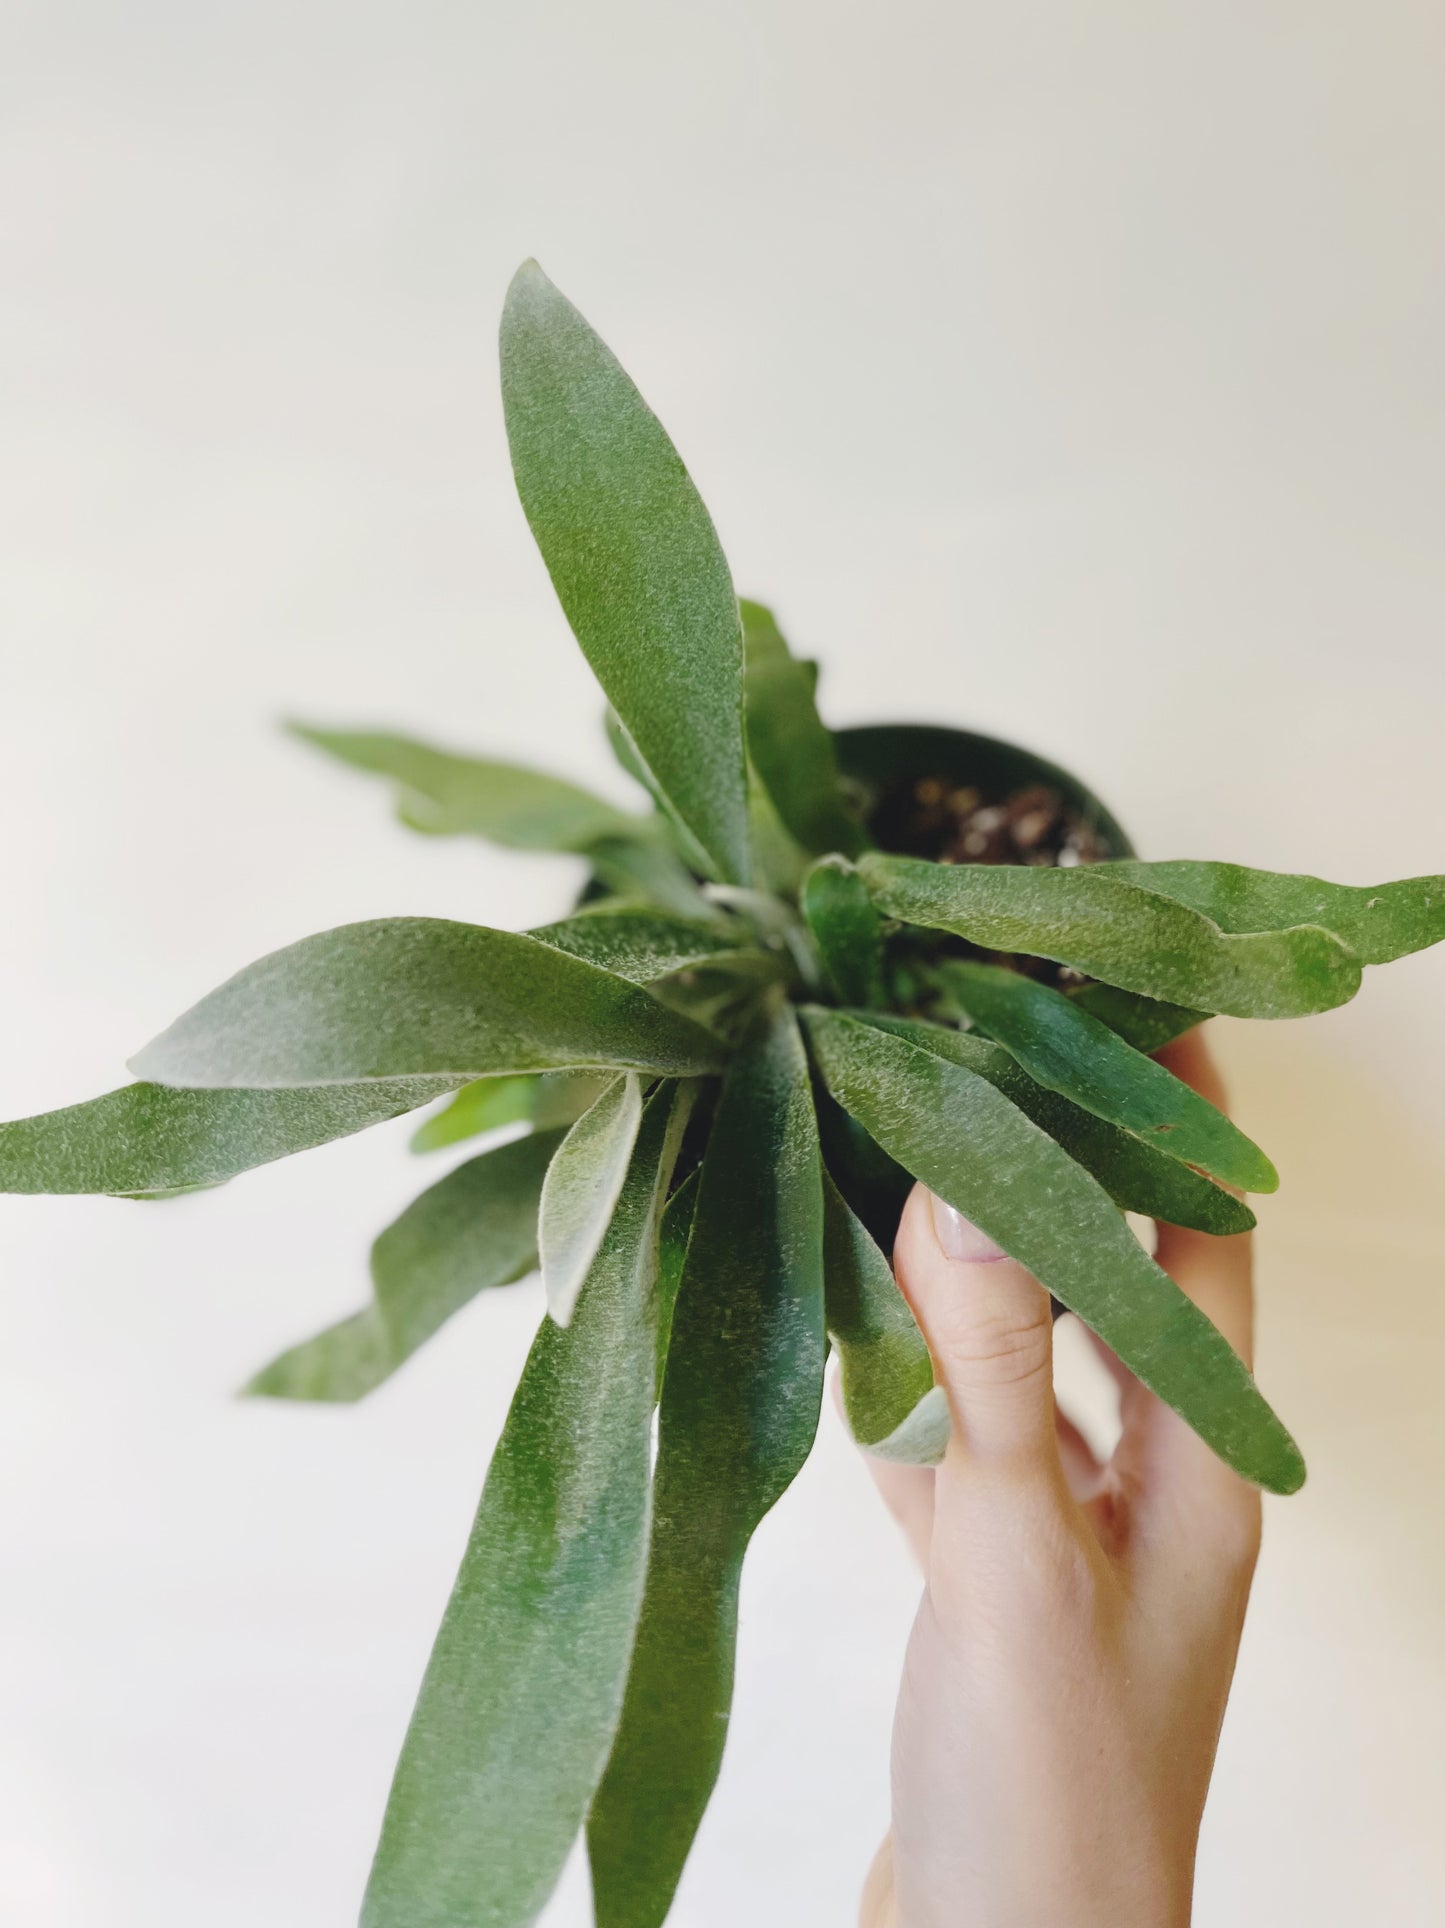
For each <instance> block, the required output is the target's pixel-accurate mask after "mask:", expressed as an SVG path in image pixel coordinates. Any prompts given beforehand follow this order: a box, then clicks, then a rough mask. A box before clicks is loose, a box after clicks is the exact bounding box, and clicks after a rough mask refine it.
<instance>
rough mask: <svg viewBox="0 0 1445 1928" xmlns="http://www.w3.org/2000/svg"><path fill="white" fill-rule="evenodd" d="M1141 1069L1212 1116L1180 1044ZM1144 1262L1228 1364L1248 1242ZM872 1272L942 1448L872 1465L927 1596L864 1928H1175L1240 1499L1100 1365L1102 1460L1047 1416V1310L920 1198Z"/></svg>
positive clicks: (1234, 1583) (1228, 1665)
mask: <svg viewBox="0 0 1445 1928" xmlns="http://www.w3.org/2000/svg"><path fill="white" fill-rule="evenodd" d="M1161 1056H1162V1057H1163V1058H1164V1059H1165V1061H1166V1062H1167V1063H1168V1064H1169V1066H1170V1068H1171V1070H1173V1071H1175V1072H1176V1073H1177V1074H1178V1075H1179V1076H1180V1077H1183V1078H1185V1079H1186V1080H1187V1081H1188V1082H1189V1083H1191V1084H1193V1085H1194V1086H1195V1088H1196V1089H1197V1090H1199V1091H1201V1092H1202V1093H1203V1094H1204V1095H1205V1096H1206V1097H1208V1098H1209V1099H1211V1100H1212V1102H1213V1103H1215V1104H1216V1105H1220V1106H1221V1108H1222V1103H1223V1095H1222V1092H1221V1090H1220V1085H1219V1079H1218V1075H1217V1073H1216V1072H1215V1069H1214V1066H1213V1063H1212V1061H1211V1060H1210V1058H1209V1055H1208V1052H1207V1049H1206V1047H1205V1045H1204V1041H1203V1039H1202V1038H1201V1037H1200V1036H1199V1035H1198V1033H1193V1034H1191V1035H1189V1036H1188V1037H1185V1038H1182V1039H1180V1040H1178V1041H1177V1042H1176V1043H1175V1044H1174V1045H1172V1046H1171V1047H1170V1048H1169V1050H1168V1051H1167V1052H1165V1053H1161ZM1157 1257H1158V1260H1159V1263H1160V1264H1161V1265H1162V1266H1163V1267H1164V1268H1165V1270H1166V1271H1168V1272H1169V1273H1170V1274H1171V1275H1172V1276H1173V1277H1174V1279H1175V1280H1177V1282H1178V1283H1179V1285H1180V1286H1181V1287H1182V1288H1183V1290H1184V1291H1185V1292H1187V1293H1188V1294H1189V1296H1190V1297H1191V1298H1192V1299H1193V1300H1194V1301H1195V1302H1196V1304H1198V1305H1199V1306H1200V1307H1201V1308H1202V1310H1203V1311H1204V1312H1206V1313H1207V1314H1208V1316H1209V1317H1210V1318H1211V1319H1212V1320H1213V1321H1214V1323H1215V1324H1216V1325H1217V1326H1218V1327H1219V1328H1220V1330H1221V1331H1222V1332H1223V1333H1224V1334H1225V1336H1226V1338H1228V1339H1229V1341H1230V1343H1231V1344H1232V1345H1233V1346H1234V1347H1235V1349H1236V1350H1237V1351H1238V1352H1239V1353H1240V1354H1241V1355H1242V1357H1243V1358H1244V1359H1245V1360H1246V1362H1248V1361H1249V1359H1250V1355H1251V1342H1252V1335H1253V1287H1252V1282H1251V1261H1250V1245H1249V1238H1248V1235H1247V1234H1246V1235H1242V1236H1239V1237H1234V1238H1214V1237H1210V1236H1208V1235H1206V1234H1204V1233H1200V1232H1191V1231H1185V1230H1182V1229H1180V1228H1179V1227H1177V1226H1171V1225H1161V1226H1160V1227H1159V1244H1158V1252H1157ZM894 1265H895V1268H896V1271H897V1276H898V1282H899V1285H900V1286H901V1287H902V1289H903V1292H904V1294H905V1296H906V1297H907V1299H908V1301H909V1303H910V1304H911V1306H912V1307H913V1310H914V1313H915V1316H916V1317H917V1319H918V1322H919V1325H920V1326H921V1327H922V1329H923V1332H924V1335H925V1337H926V1338H927V1340H928V1343H929V1346H930V1348H931V1350H932V1352H933V1355H934V1361H935V1369H936V1372H937V1375H938V1378H939V1381H940V1383H941V1384H942V1385H943V1386H944V1387H945V1389H946V1391H947V1394H948V1398H949V1404H950V1406H951V1409H952V1414H953V1436H952V1439H951V1440H950V1443H949V1447H948V1453H947V1456H946V1457H945V1459H944V1461H943V1463H942V1465H941V1466H940V1467H939V1468H938V1469H937V1472H936V1474H935V1473H932V1472H929V1471H926V1470H924V1469H922V1468H916V1467H903V1466H891V1465H888V1464H886V1463H884V1462H882V1461H873V1462H871V1466H872V1470H873V1473H874V1477H875V1479H876V1481H877V1483H878V1485H879V1488H880V1490H881V1491H882V1493H883V1496H884V1498H885V1500H886V1501H887V1502H888V1504H889V1506H890V1508H891V1509H892V1511H893V1512H894V1514H895V1516H896V1517H897V1518H898V1520H899V1522H900V1524H901V1525H902V1526H903V1528H904V1531H905V1532H906V1533H907V1535H908V1537H909V1539H910V1541H911V1542H912V1544H913V1546H914V1549H915V1551H916V1552H917V1554H918V1557H919V1559H920V1561H921V1562H922V1565H923V1570H924V1575H925V1586H924V1593H923V1600H922V1603H921V1604H920V1606H919V1609H918V1617H917V1619H916V1621H915V1622H914V1626H913V1632H912V1635H911V1637H910V1640H909V1643H908V1652H907V1658H906V1660H905V1663H904V1671H903V1681H902V1686H901V1689H900V1692H899V1699H898V1711H897V1715H896V1717H895V1721H894V1729H893V1832H892V1834H891V1836H890V1837H889V1839H888V1840H887V1841H885V1842H884V1844H883V1847H882V1849H881V1850H880V1852H879V1855H878V1858H877V1860H876V1861H875V1862H874V1865H873V1869H872V1871H871V1872H870V1874H869V1877H868V1882H867V1884H866V1887H865V1890H864V1896H863V1909H862V1916H861V1923H862V1928H1183V1925H1184V1924H1187V1923H1188V1921H1189V1917H1190V1896H1191V1892H1192V1889H1193V1878H1194V1853H1195V1843H1196V1839H1197V1836H1198V1831H1199V1822H1200V1817H1201V1814H1202V1812H1203V1808H1204V1798H1205V1794H1206V1792H1207V1790H1208V1786H1209V1776H1210V1772H1211V1769H1212V1767H1213V1764H1214V1754H1215V1748H1216V1746H1217V1744H1218V1739H1219V1729H1220V1724H1221V1721H1222V1720H1223V1717H1224V1707H1225V1701H1226V1699H1227V1697H1228V1693H1229V1685H1230V1681H1231V1678H1232V1676H1233V1673H1234V1663H1235V1656H1236V1653H1237V1651H1238V1647H1239V1637H1240V1632H1241V1629H1242V1626H1243V1621H1244V1610H1245V1605H1246V1602H1247V1600H1248V1596H1249V1587H1250V1581H1251V1579H1252V1577H1253V1573H1254V1564H1255V1559H1256V1557H1257V1554H1258V1550H1259V1533H1260V1498H1259V1494H1258V1493H1257V1492H1256V1491H1255V1490H1254V1489H1253V1488H1252V1487H1250V1486H1247V1485H1246V1484H1245V1483H1244V1482H1243V1481H1242V1480H1241V1479H1240V1478H1239V1477H1238V1476H1237V1475H1236V1474H1235V1473H1232V1472H1231V1471H1230V1470H1229V1468H1228V1467H1226V1466H1225V1465H1224V1464H1223V1463H1222V1462H1221V1461H1220V1460H1218V1459H1216V1458H1215V1456H1214V1454H1213V1453H1212V1452H1210V1450H1209V1448H1208V1447H1207V1446H1205V1445H1204V1444H1203V1443H1202V1442H1201V1441H1200V1440H1199V1439H1198V1438H1197V1437H1196V1436H1195V1435H1194V1433H1192V1432H1191V1431H1190V1430H1189V1428H1188V1427H1187V1426H1186V1425H1185V1424H1184V1422H1183V1421H1182V1420H1181V1419H1178V1418H1177V1417H1176V1416H1175V1415H1174V1413H1172V1412H1171V1411H1170V1410H1169V1408H1168V1407H1167V1406H1165V1405H1163V1404H1162V1403H1161V1402H1160V1401H1159V1400H1158V1399H1156V1398H1155V1397H1154V1395H1153V1394H1152V1393H1149V1392H1147V1391H1146V1390H1145V1389H1144V1388H1143V1387H1142V1386H1141V1385H1140V1384H1139V1382H1138V1381H1137V1380H1136V1379H1134V1377H1133V1376H1132V1375H1131V1374H1130V1373H1128V1372H1126V1371H1125V1370H1124V1369H1123V1367H1122V1366H1120V1365H1119V1362H1118V1361H1117V1360H1116V1359H1114V1358H1113V1355H1112V1354H1106V1355H1105V1357H1106V1361H1107V1363H1108V1364H1109V1365H1110V1368H1111V1370H1112V1371H1113V1373H1114V1376H1115V1379H1116V1381H1117V1383H1118V1385H1119V1400H1120V1418H1121V1422H1122V1427H1123V1431H1122V1435H1121V1437H1120V1440H1119V1444H1118V1447H1117V1449H1116V1450H1115V1452H1114V1454H1113V1456H1112V1458H1111V1459H1110V1460H1109V1462H1108V1463H1107V1465H1100V1464H1099V1463H1098V1462H1097V1460H1096V1459H1095V1458H1094V1455H1093V1454H1092V1452H1091V1451H1090V1449H1089V1447H1088V1445H1087V1444H1086V1442H1085V1441H1084V1439H1083V1437H1082V1435H1081V1434H1080V1433H1079V1432H1078V1431H1077V1429H1076V1428H1075V1427H1074V1426H1073V1425H1072V1424H1071V1423H1070V1422H1069V1421H1068V1420H1067V1418H1065V1417H1064V1415H1063V1414H1061V1413H1058V1412H1057V1411H1056V1409H1055V1404H1054V1393H1053V1376H1052V1322H1051V1319H1050V1316H1049V1301H1048V1296H1047V1294H1046V1293H1045V1292H1044V1290H1043V1288H1042V1287H1041V1286H1039V1285H1038V1284H1037V1283H1036V1282H1035V1280H1034V1279H1033V1278H1031V1277H1030V1276H1029V1274H1028V1273H1026V1272H1025V1271H1024V1270H1023V1268H1022V1267H1021V1266H1019V1265H1016V1264H1015V1263H1014V1262H1013V1261H1012V1260H1011V1259H1008V1258H1005V1257H1004V1256H1003V1255H1002V1254H1001V1253H999V1251H998V1248H997V1247H996V1246H993V1245H991V1244H990V1242H989V1241H988V1240H987V1239H986V1238H985V1237H984V1236H983V1234H982V1233H980V1232H978V1231H976V1230H975V1229H974V1228H973V1227H972V1226H971V1225H969V1224H968V1223H967V1222H966V1221H964V1220H963V1219H961V1218H960V1217H959V1216H958V1214H957V1213H956V1212H954V1211H953V1210H952V1209H951V1208H950V1207H949V1206H947V1205H944V1204H943V1203H942V1202H941V1201H940V1200H937V1199H935V1198H934V1197H933V1196H932V1195H931V1194H930V1193H929V1192H927V1191H926V1190H925V1189H924V1188H923V1187H922V1186H921V1185H920V1186H917V1187H915V1189H914V1192H913V1194H912V1196H911V1197H910V1199H909V1201H908V1206H907V1209H906V1210H905V1212H904V1214H903V1221H902V1224H901V1226H900V1228H899V1233H898V1240H897V1243H896V1246H895V1248H894ZM1101 1350H1102V1348H1101Z"/></svg>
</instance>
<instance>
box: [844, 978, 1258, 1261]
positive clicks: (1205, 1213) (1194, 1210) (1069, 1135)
mask: <svg viewBox="0 0 1445 1928" xmlns="http://www.w3.org/2000/svg"><path fill="white" fill-rule="evenodd" d="M850 1015H852V1016H854V1017H857V1018H859V1019H861V1020H862V1021H863V1022H865V1023H868V1024H872V1025H876V1026H877V1027H878V1029H879V1030H883V1031H891V1032H893V1033H894V1034H895V1036H897V1037H901V1038H906V1039H907V1040H908V1042H909V1043H910V1044H916V1045H918V1046H920V1047H921V1049H923V1050H925V1051H932V1052H933V1053H934V1055H935V1056H936V1057H940V1058H947V1059H948V1060H949V1062H950V1063H951V1064H957V1065H962V1066H963V1068H964V1070H965V1071H972V1072H974V1073H975V1075H976V1076H978V1077H980V1078H987V1079H988V1081H989V1083H990V1084H991V1085H992V1086H993V1087H994V1089H995V1090H996V1091H1001V1092H1002V1093H1003V1095H1004V1096H1005V1097H1006V1098H1007V1099H1008V1100H1009V1101H1010V1102H1011V1103H1012V1104H1016V1105H1017V1106H1018V1108H1019V1110H1020V1111H1021V1112H1023V1114H1024V1116H1025V1117H1026V1118H1032V1119H1033V1121H1034V1123H1035V1124H1036V1125H1040V1126H1042V1127H1043V1129H1044V1130H1045V1131H1046V1132H1047V1133H1048V1134H1049V1136H1050V1138H1053V1139H1055V1140H1056V1141H1057V1142H1058V1143H1059V1144H1060V1145H1062V1146H1063V1148H1064V1150H1065V1151H1066V1152H1067V1153H1068V1154H1069V1156H1070V1158H1072V1159H1074V1160H1075V1162H1076V1163H1078V1164H1080V1165H1082V1166H1083V1167H1084V1169H1085V1171H1088V1172H1092V1174H1093V1175H1094V1177H1095V1178H1097V1179H1098V1181H1099V1183H1100V1184H1101V1185H1102V1186H1103V1188H1104V1190H1105V1191H1106V1192H1107V1193H1108V1194H1109V1196H1110V1198H1112V1199H1113V1201H1114V1203H1115V1204H1116V1205H1117V1206H1119V1208H1120V1209H1121V1210H1122V1211H1126V1212H1141V1213H1143V1215H1144V1216H1145V1217H1146V1218H1162V1219H1167V1221H1168V1222H1169V1224H1171V1225H1188V1226H1191V1227H1192V1228H1193V1229H1194V1230H1195V1231H1198V1232H1212V1233H1214V1234H1216V1235H1217V1236H1225V1235H1228V1234H1229V1233H1232V1232H1248V1231H1249V1230H1251V1229H1252V1227H1253V1225H1254V1223H1255V1217H1254V1213H1253V1212H1252V1211H1250V1209H1249V1207H1248V1206H1247V1205H1246V1204H1245V1203H1244V1202H1243V1200H1241V1199H1238V1198H1236V1197H1235V1196H1234V1194H1233V1192H1226V1191H1224V1190H1222V1189H1221V1187H1220V1186H1218V1185H1216V1184H1214V1183H1213V1182H1212V1181H1211V1180H1210V1179H1208V1178H1204V1177H1202V1176H1201V1175H1200V1174H1199V1173H1198V1172H1196V1171H1191V1170H1190V1168H1189V1166H1188V1165H1181V1164H1180V1163H1179V1162H1178V1161H1177V1160H1176V1159H1173V1158H1166V1157H1165V1155H1164V1153H1163V1152H1161V1151H1156V1150H1155V1149H1154V1147H1153V1146H1152V1145H1149V1144H1146V1143H1145V1142H1144V1140H1143V1139H1141V1138H1136V1137H1134V1135H1133V1134H1132V1133H1131V1132H1127V1131H1121V1130H1120V1128H1119V1127H1118V1126H1117V1125H1111V1124H1109V1123H1108V1122H1107V1121H1106V1120H1105V1119H1103V1118H1097V1117H1095V1116H1094V1115H1093V1113H1092V1112H1088V1111H1085V1110H1083V1109H1082V1107H1080V1106H1079V1105H1076V1104H1074V1103H1072V1102H1071V1101H1070V1100H1069V1099H1068V1098H1065V1097H1062V1096H1061V1095H1060V1094H1059V1093H1058V1092H1056V1091H1050V1090H1048V1089H1047V1088H1046V1087H1045V1086H1043V1085H1041V1084H1037V1083H1036V1082H1035V1081H1034V1080H1033V1079H1032V1078H1031V1077H1030V1076H1029V1075H1028V1073H1027V1072H1026V1071H1025V1070H1024V1069H1023V1067H1022V1065H1020V1064H1019V1062H1018V1060H1017V1059H1015V1058H1012V1057H1010V1056H1009V1054H1008V1052H1007V1051H1005V1050H1004V1048H1003V1046H1002V1045H998V1044H990V1043H989V1042H988V1041H987V1040H986V1039H984V1038H978V1037H974V1036H973V1035H972V1034H971V1033H964V1032H960V1031H955V1030H953V1029H951V1028H950V1027H949V1026H946V1025H940V1024H928V1023H925V1022H924V1021H923V1020H922V1019H919V1018H900V1017H894V1016H892V1015H891V1014H890V1013H888V1012H885V1011H856V1012H853V1013H851V1014H850ZM854 1122H855V1123H856V1120H855V1121H854Z"/></svg>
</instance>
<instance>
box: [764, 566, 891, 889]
mask: <svg viewBox="0 0 1445 1928" xmlns="http://www.w3.org/2000/svg"><path fill="white" fill-rule="evenodd" d="M739 607H740V609H741V611H742V618H743V642H744V647H745V650H746V663H747V735H748V748H749V750H750V752H751V754H752V760H753V765H754V768H755V769H756V771H757V774H758V776H759V778H760V779H761V781H762V783H763V785H764V786H765V788H766V789H767V792H768V795H769V796H770V797H771V798H772V800H773V804H774V807H775V808H776V810H777V813H778V816H779V818H780V819H781V821H782V823H783V825H784V827H785V828H786V829H787V831H788V832H789V833H790V835H791V836H793V837H794V838H795V839H796V840H797V842H798V843H799V845H800V846H801V847H802V849H803V850H805V851H806V852H807V853H808V854H809V856H813V857H821V856H824V855H825V854H826V853H827V852H829V851H840V852H841V853H842V854H843V855H844V856H845V857H856V856H857V855H858V854H859V852H860V851H863V850H866V849H867V848H868V847H869V841H868V838H867V836H866V835H865V834H864V832H863V829H862V827H861V826H860V824H859V823H858V821H857V819H856V818H855V817H854V816H853V814H852V812H851V811H850V810H849V809H848V808H847V806H846V805H845V803H844V801H843V791H842V786H841V784H840V782H839V778H838V753H837V750H836V749H835V748H834V745H833V737H832V734H831V732H830V731H828V730H826V729H825V728H824V727H823V724H822V722H821V721H820V720H819V717H818V706H817V704H816V703H815V701H814V700H813V688H814V680H815V678H814V674H813V673H812V672H811V670H810V666H809V665H808V664H806V663H801V662H799V661H798V659H797V658H796V657H795V656H794V655H793V654H792V653H791V651H790V650H789V648H788V645H787V643H786V642H785V641H784V639H783V633H782V631H781V630H780V629H779V628H778V625H777V621H776V619H775V618H774V616H773V612H772V611H771V610H770V609H765V608H764V607H763V605H762V604H761V603H755V602H747V601H744V602H742V603H741V604H740V605H739Z"/></svg>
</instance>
